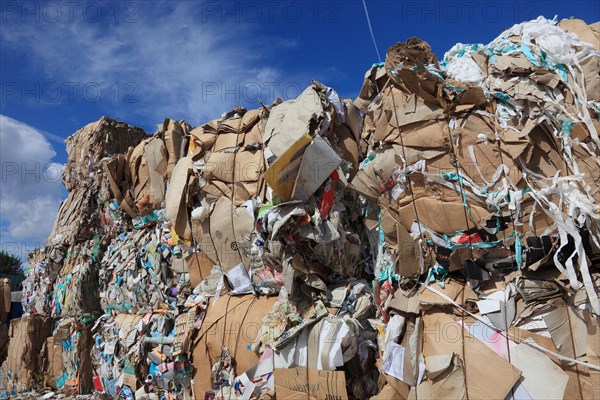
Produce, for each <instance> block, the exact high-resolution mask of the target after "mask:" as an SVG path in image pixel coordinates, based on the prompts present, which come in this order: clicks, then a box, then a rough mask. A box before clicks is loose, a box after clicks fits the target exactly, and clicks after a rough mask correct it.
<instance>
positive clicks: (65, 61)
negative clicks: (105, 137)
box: [1, 1, 308, 124]
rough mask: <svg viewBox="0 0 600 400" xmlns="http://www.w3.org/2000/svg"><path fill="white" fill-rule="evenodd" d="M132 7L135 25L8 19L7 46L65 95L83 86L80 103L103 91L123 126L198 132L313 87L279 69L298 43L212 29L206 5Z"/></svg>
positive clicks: (247, 30) (232, 27) (243, 28)
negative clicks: (128, 122)
mask: <svg viewBox="0 0 600 400" xmlns="http://www.w3.org/2000/svg"><path fill="white" fill-rule="evenodd" d="M96 4H103V3H96ZM107 4H109V3H107ZM132 4H135V6H136V7H137V8H136V10H137V13H136V15H134V17H135V18H132V20H131V21H128V22H120V23H114V21H112V20H111V19H110V18H108V19H107V20H99V21H95V22H91V21H90V18H87V19H85V18H82V17H81V16H79V14H78V13H75V14H74V15H75V17H74V18H65V17H64V16H63V17H62V18H60V19H59V20H58V21H56V22H50V21H44V19H43V18H42V20H41V21H40V22H35V21H31V20H30V21H26V22H23V21H22V20H20V19H18V18H13V20H10V19H9V20H8V21H3V22H4V24H3V25H4V26H3V28H2V34H1V39H2V41H3V44H4V45H6V46H11V47H12V48H14V49H15V50H19V49H20V50H21V51H25V52H27V57H28V60H35V61H33V63H34V64H35V66H36V67H37V68H40V70H41V72H42V73H43V76H44V77H45V79H46V80H47V81H54V82H57V83H58V84H59V86H61V87H64V89H62V90H64V91H66V90H67V87H66V86H64V83H65V82H69V83H70V84H71V85H73V84H74V83H75V84H78V85H77V86H75V89H74V92H75V95H77V94H79V95H80V96H81V97H82V98H81V99H80V100H81V101H86V100H89V99H90V97H93V99H94V100H96V99H97V92H98V88H100V90H101V92H102V96H103V98H102V99H103V100H106V103H107V104H106V107H105V109H106V110H107V113H111V115H112V116H115V117H117V118H130V117H137V118H138V119H139V118H143V119H144V120H151V121H153V122H160V120H161V119H162V118H164V117H173V118H188V119H189V120H191V122H192V123H196V124H198V123H200V122H204V121H206V120H207V119H212V118H215V117H217V116H219V115H220V114H221V113H223V112H224V111H227V110H228V109H229V108H230V107H231V106H232V105H233V104H236V103H237V104H240V103H241V104H244V103H254V104H255V105H257V103H256V101H255V100H256V98H261V99H262V100H263V101H265V102H269V101H272V100H274V98H275V97H278V96H286V95H287V96H288V97H289V96H294V95H297V94H298V93H299V91H300V89H301V87H302V86H303V85H305V84H306V83H308V79H305V80H304V79H302V78H299V77H298V76H294V75H293V74H289V73H286V74H284V73H283V71H281V69H280V68H279V67H278V65H277V63H276V62H275V60H276V59H277V57H278V56H280V55H278V52H280V51H283V50H285V49H293V48H296V47H298V46H299V40H298V39H290V38H282V37H267V36H265V35H264V34H263V33H261V32H260V31H259V28H260V25H259V24H252V23H243V21H242V23H239V24H232V23H227V24H219V23H216V22H211V21H209V20H208V19H207V18H204V17H203V16H202V15H201V7H199V5H200V4H201V3H200V2H195V1H191V2H180V3H177V4H172V3H163V2H136V3H132ZM105 11H106V10H105ZM63 14H64V13H63ZM85 85H87V87H86V88H85V89H86V90H85V91H83V89H84V86H85ZM65 97H66V96H65Z"/></svg>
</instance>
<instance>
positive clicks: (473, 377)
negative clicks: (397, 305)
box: [423, 311, 520, 400]
mask: <svg viewBox="0 0 600 400" xmlns="http://www.w3.org/2000/svg"><path fill="white" fill-rule="evenodd" d="M423 322H424V324H425V326H426V327H427V328H426V329H424V330H423V333H424V340H423V356H425V357H428V356H433V355H438V354H448V353H455V354H457V355H458V356H459V357H460V359H461V360H462V362H463V365H464V370H465V375H466V377H465V380H466V386H467V391H468V396H469V398H472V399H490V400H491V399H503V398H505V397H506V395H507V394H508V393H509V392H510V390H511V389H512V387H513V386H514V385H515V383H516V382H517V380H518V379H519V376H520V373H519V370H518V369H516V368H515V367H513V366H512V365H511V364H510V363H509V362H508V361H507V360H505V359H504V358H502V357H501V356H499V355H498V354H496V353H495V352H494V351H492V350H491V349H490V348H489V347H487V346H486V345H485V344H483V343H482V342H480V341H479V340H477V339H476V338H475V337H473V336H472V335H471V334H469V332H467V331H466V330H464V329H463V328H462V327H461V326H460V325H459V323H460V321H458V320H456V319H455V318H454V317H452V316H451V315H448V314H445V313H442V312H439V311H431V312H426V313H424V314H423ZM463 335H464V336H463ZM463 337H464V340H463Z"/></svg>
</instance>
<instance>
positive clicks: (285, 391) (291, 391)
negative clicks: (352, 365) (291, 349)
mask: <svg viewBox="0 0 600 400" xmlns="http://www.w3.org/2000/svg"><path fill="white" fill-rule="evenodd" d="M274 374H275V393H276V394H277V398H282V399H290V400H295V399H297V400H304V399H310V400H318V399H340V400H347V399H348V393H347V392H346V377H345V374H344V372H343V371H319V370H317V369H314V368H288V369H281V368H275V370H274Z"/></svg>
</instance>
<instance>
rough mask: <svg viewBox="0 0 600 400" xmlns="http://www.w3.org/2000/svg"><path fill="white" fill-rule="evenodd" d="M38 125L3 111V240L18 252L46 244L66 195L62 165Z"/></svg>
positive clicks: (0, 189)
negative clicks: (62, 178)
mask: <svg viewBox="0 0 600 400" xmlns="http://www.w3.org/2000/svg"><path fill="white" fill-rule="evenodd" d="M55 156H56V152H55V151H54V148H53V147H52V145H51V144H50V142H49V141H48V140H47V139H46V137H45V136H44V135H43V134H42V133H41V132H40V131H39V130H37V129H35V128H33V127H31V126H29V125H27V124H25V123H23V122H20V121H17V120H14V119H12V118H10V117H7V116H5V115H1V114H0V158H1V160H2V162H1V177H0V221H1V230H0V242H1V243H2V248H3V249H5V250H7V251H11V252H13V253H14V252H18V253H19V254H18V255H19V256H20V257H21V258H24V257H25V256H26V254H25V253H26V250H32V249H33V247H35V246H37V245H40V244H45V243H46V240H47V238H48V235H49V234H50V231H51V230H52V225H53V223H54V218H55V217H56V213H57V211H58V207H59V206H60V202H61V201H62V199H63V193H62V191H61V187H62V182H61V174H62V169H63V166H62V165H61V164H58V163H56V162H54V161H53V158H54V157H55Z"/></svg>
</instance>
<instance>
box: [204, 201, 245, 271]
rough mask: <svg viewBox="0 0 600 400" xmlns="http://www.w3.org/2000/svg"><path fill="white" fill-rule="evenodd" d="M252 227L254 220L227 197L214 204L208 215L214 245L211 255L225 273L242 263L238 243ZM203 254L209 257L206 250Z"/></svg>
mask: <svg viewBox="0 0 600 400" xmlns="http://www.w3.org/2000/svg"><path fill="white" fill-rule="evenodd" d="M253 225H254V218H253V217H252V216H251V215H250V214H248V212H247V211H246V209H244V208H241V207H235V206H234V205H233V203H232V202H231V200H230V199H228V198H227V197H221V198H220V199H219V200H218V201H217V202H216V203H215V205H214V208H213V212H212V214H211V215H210V236H211V238H212V243H214V247H213V248H214V251H215V253H213V254H215V257H216V260H217V263H218V264H220V265H221V267H222V268H223V271H224V272H225V273H227V272H229V271H230V270H231V269H232V268H233V267H235V266H236V265H238V264H239V263H240V262H242V256H241V253H240V250H239V248H238V247H239V246H238V241H239V240H240V239H241V238H243V237H244V236H245V235H249V234H250V232H251V231H252V227H253ZM205 252H206V254H207V255H209V256H210V254H211V253H210V252H209V250H208V249H205Z"/></svg>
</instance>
